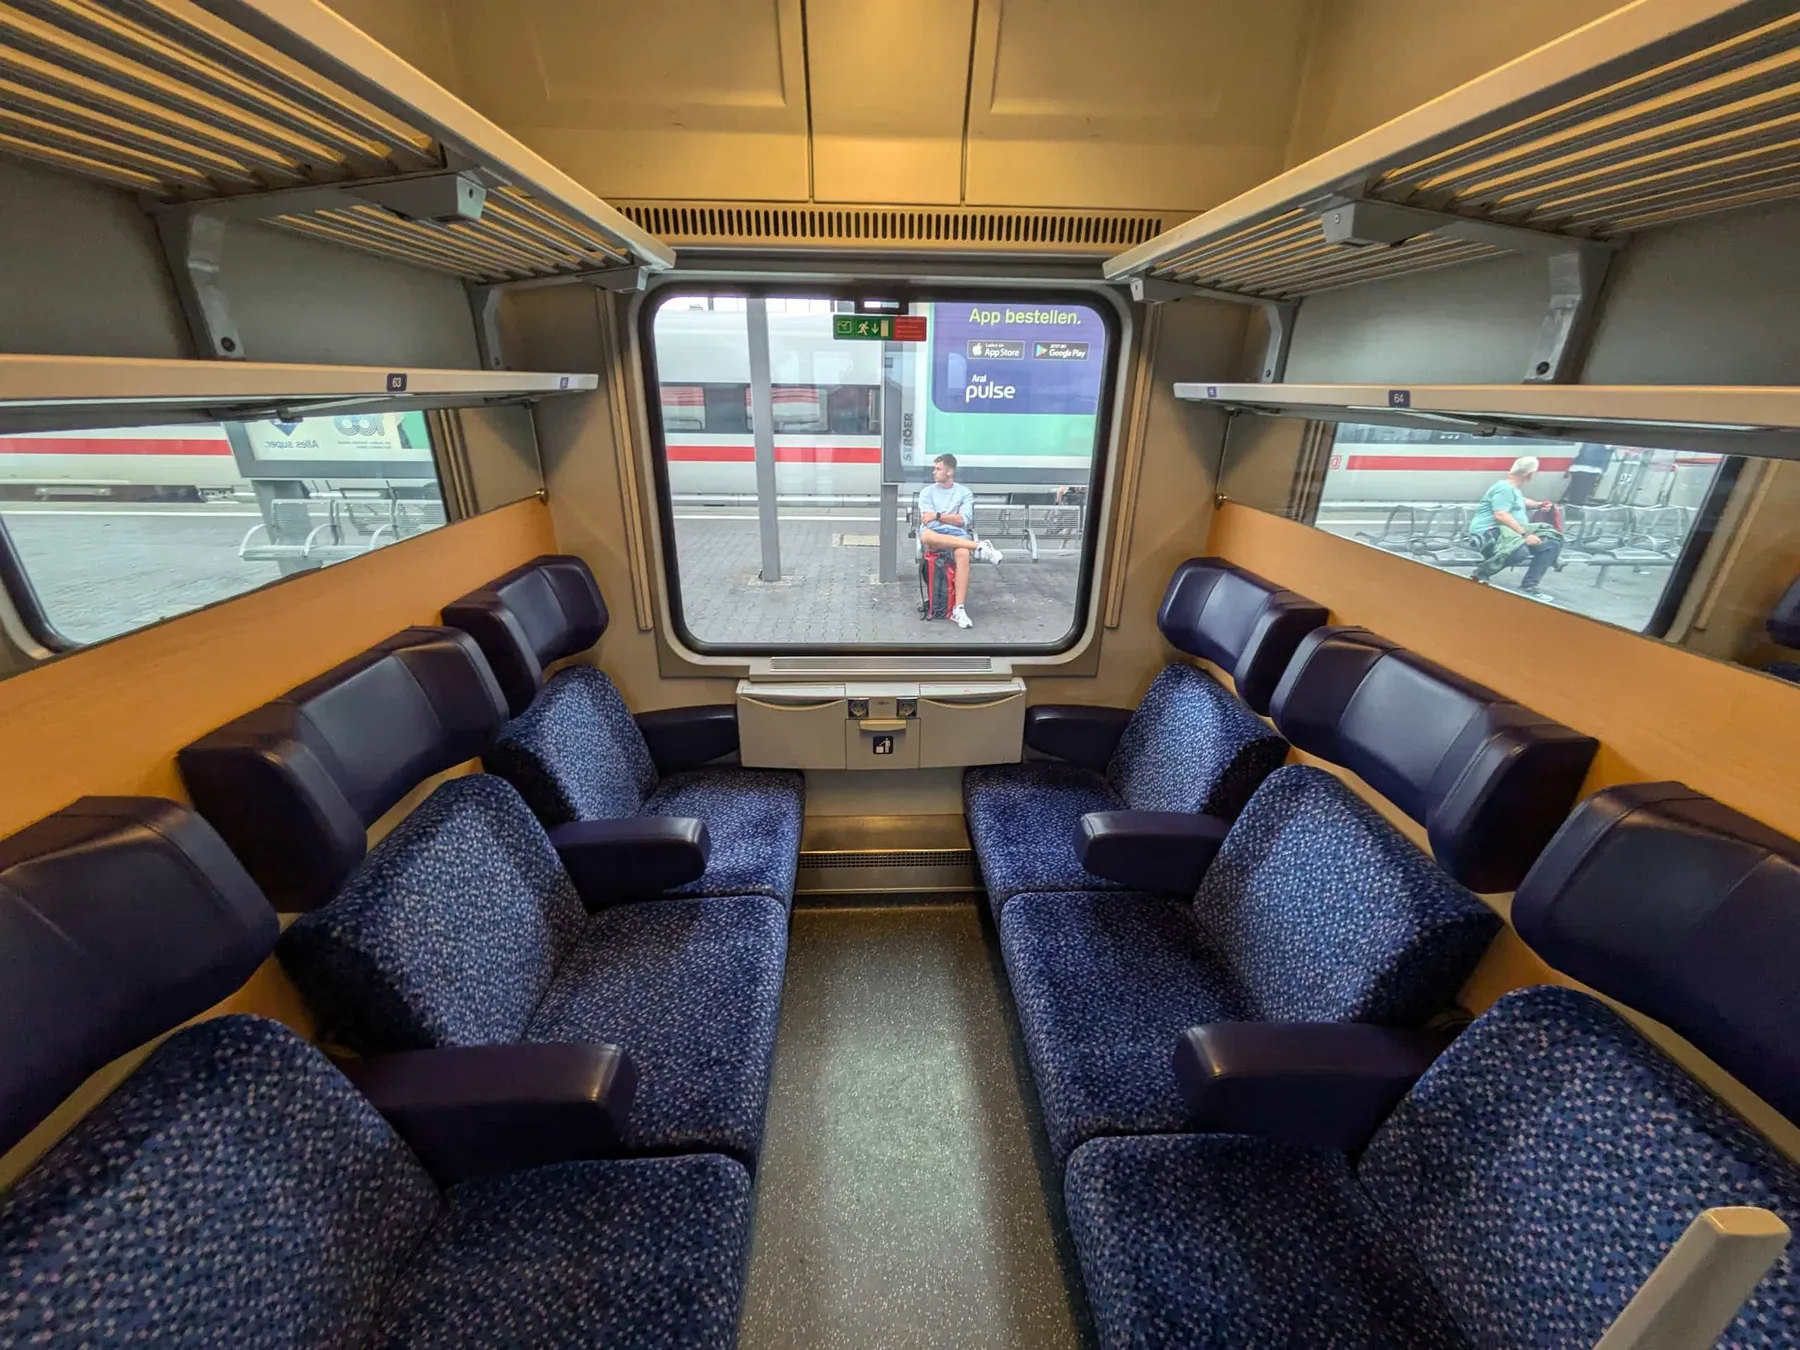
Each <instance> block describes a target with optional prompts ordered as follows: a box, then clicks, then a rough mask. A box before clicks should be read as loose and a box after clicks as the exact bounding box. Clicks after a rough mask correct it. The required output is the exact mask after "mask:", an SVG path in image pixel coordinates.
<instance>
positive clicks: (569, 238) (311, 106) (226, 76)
mask: <svg viewBox="0 0 1800 1350" xmlns="http://www.w3.org/2000/svg"><path fill="white" fill-rule="evenodd" d="M0 153H6V154H11V155H14V156H17V157H19V158H23V159H27V160H31V161H33V162H35V163H38V164H41V165H45V166H47V167H50V168H53V169H57V170H61V171H63V172H66V173H72V174H76V175H78V176H80V177H83V178H89V179H93V180H95V181H98V182H102V183H106V184H108V185H110V186H112V187H116V188H123V189H125V190H127V191H131V192H135V193H138V194H140V196H141V198H142V199H143V200H144V202H145V203H146V205H147V207H148V208H149V209H150V210H151V212H152V214H153V215H154V216H155V217H156V220H157V225H158V228H159V230H160V231H161V232H162V234H163V239H164V244H165V247H166V248H167V249H168V251H169V252H170V254H171V257H172V260H173V261H175V262H176V263H177V264H179V268H178V278H177V279H178V282H179V283H182V284H184V285H185V286H186V287H187V288H188V289H189V290H197V291H199V292H200V293H201V295H200V296H199V297H196V296H195V295H191V294H188V293H185V292H184V294H183V297H182V298H183V301H184V304H185V305H187V307H188V308H189V309H190V322H193V318H194V316H193V313H192V312H191V311H193V310H195V309H196V308H197V307H201V306H203V303H204V300H205V299H206V298H211V297H208V296H207V292H208V288H209V287H216V282H217V276H216V273H217V262H218V257H219V255H220V252H221V247H222V244H221V241H222V234H223V227H224V223H225V222H226V221H227V220H233V219H236V220H242V219H257V220H263V221H266V222H268V223H269V224H273V225H277V226H280V227H282V228H284V229H289V230H293V231H297V232H299V233H302V234H307V235H311V236H314V237H316V238H322V239H326V240H329V241H331V242H333V243H336V244H341V245H344V246H346V247H349V248H354V249H359V250H361V251H364V252H369V253H376V254H379V255H382V256H384V257H388V258H397V259H400V260H402V261H405V262H409V263H414V264H417V265H419V266H421V267H429V268H434V269H436V270H439V271H444V272H451V273H454V274H455V275H457V276H460V277H463V278H465V279H467V280H469V281H472V282H476V283H506V282H514V283H516V282H519V281H525V280H536V279H544V278H556V277H568V276H584V275H588V274H599V275H603V276H604V275H606V274H609V273H620V272H623V273H626V274H628V276H627V280H629V275H630V274H636V273H637V272H638V269H652V270H661V269H666V268H669V267H672V266H673V265H674V262H675V255H674V252H673V251H672V250H671V249H669V248H668V247H667V246H666V245H664V244H663V243H661V242H660V241H659V240H657V239H655V238H654V237H652V236H651V235H649V234H648V233H646V232H645V231H643V230H641V229H640V228H638V226H637V225H635V224H633V223H632V222H631V221H630V220H628V219H627V218H626V217H625V216H624V215H622V214H621V213H619V212H618V211H615V210H614V209H613V208H612V207H610V206H608V205H607V204H606V203H605V202H603V201H601V200H600V199H599V198H598V197H596V196H595V195H594V194H593V193H592V192H589V191H588V190H587V189H586V188H584V187H582V186H581V185H580V184H579V183H577V182H576V181H575V180H574V179H572V178H570V177H569V176H568V175H567V174H565V173H563V172H562V171H561V170H559V169H557V168H556V167H555V166H553V165H551V164H550V163H549V162H548V161H546V160H545V159H543V158H542V157H541V156H539V155H538V154H536V153H535V152H534V151H532V150H531V149H529V148H528V147H526V146H525V145H524V144H523V143H521V142H520V141H518V140H516V139H515V138H513V137H512V136H510V135H508V134H507V133H506V132H504V131H502V130H501V129H500V128H499V127H497V126H495V125H494V124H493V123H492V122H490V121H488V120H487V119H486V118H484V117H482V116H481V115H480V114H479V113H477V112H475V111H474V110H473V109H472V108H470V107H469V106H468V105H467V104H465V103H463V102H461V101H460V100H458V99H456V98H455V97H454V96H452V95H451V94H449V93H448V92H446V91H445V90H444V89H442V88H440V87H439V86H438V85H436V84H434V83H433V82H432V81H430V80H429V79H427V78H426V77H425V76H424V75H422V74H420V73H419V72H418V71H417V70H415V69H413V68H412V67H411V66H409V65H407V64H406V63H405V62H404V61H402V60H401V59H400V58H399V57H397V56H395V55H394V54H393V53H392V52H390V51H388V50H387V49H386V48H385V47H383V46H381V45H380V44H379V43H377V42H376V41H375V40H374V39H372V38H370V37H369V36H368V35H367V34H366V33H363V32H362V31H361V30H360V29H358V28H356V27H354V26H353V25H351V24H350V23H348V22H347V21H345V20H344V19H342V18H340V17H339V16H338V15H336V14H335V13H333V12H332V11H331V10H329V9H327V8H326V7H325V6H324V5H323V4H317V3H313V2H312V0H0ZM209 268H210V269H211V270H210V272H209V271H208V269H209ZM213 303H214V305H215V308H219V306H218V304H217V301H216V298H214V299H213ZM213 320H214V327H215V328H219V329H223V330H224V331H221V332H219V333H218V334H217V337H218V338H219V339H220V340H219V341H218V342H215V343H214V344H213V350H210V351H208V352H207V354H208V355H211V356H222V357H241V355H242V351H241V345H240V344H238V342H237V339H236V335H235V333H234V332H232V331H230V330H229V327H228V325H226V324H224V323H223V322H222V320H221V318H220V317H219V315H214V316H213Z"/></svg>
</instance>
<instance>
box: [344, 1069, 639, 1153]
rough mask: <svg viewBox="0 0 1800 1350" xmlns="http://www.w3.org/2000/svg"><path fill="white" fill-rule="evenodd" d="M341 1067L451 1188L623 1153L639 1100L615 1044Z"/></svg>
mask: <svg viewBox="0 0 1800 1350" xmlns="http://www.w3.org/2000/svg"><path fill="white" fill-rule="evenodd" d="M341 1067H342V1068H343V1070H344V1073H345V1076H346V1077H348V1078H349V1079H350V1081H351V1082H352V1083H354V1084H355V1085H356V1086H357V1088H358V1089H360V1090H361V1092H362V1093H363V1095H364V1096H365V1097H367V1098H368V1099H369V1101H370V1102H371V1103H372V1104H373V1105H374V1107H375V1109H376V1110H377V1111H379V1112H381V1114H382V1115H384V1116H386V1117H387V1119H388V1121H389V1123H390V1124H392V1125H393V1127H394V1129H395V1130H396V1131H397V1132H398V1133H399V1135H400V1137H401V1138H402V1139H404V1140H405V1141H406V1142H407V1143H408V1144H409V1145H411V1146H412V1149H413V1151H414V1152H415V1153H417V1154H418V1155H419V1158H420V1160H421V1161H422V1162H423V1163H424V1164H425V1167H426V1169H427V1170H428V1171H430V1172H431V1174H432V1175H433V1176H434V1177H436V1178H437V1179H438V1181H439V1182H440V1183H441V1184H443V1185H446V1186H447V1185H450V1184H451V1183H453V1182H457V1181H462V1180H464V1179H465V1178H468V1177H474V1176H481V1175H482V1174H484V1173H488V1172H510V1171H516V1170H518V1169H519V1168H524V1167H544V1166H547V1165H548V1164H550V1163H559V1162H576V1161H580V1160H581V1159H585V1158H604V1157H607V1156H609V1155H611V1154H614V1153H617V1152H618V1148H619V1131H620V1130H621V1129H622V1128H623V1127H624V1124H625V1117H626V1115H627V1114H628V1113H629V1112H630V1110H631V1101H632V1098H633V1096H634V1095H635V1094H636V1092H637V1070H636V1069H635V1068H633V1067H632V1063H631V1060H630V1058H629V1057H628V1056H627V1055H626V1053H625V1052H624V1051H623V1050H621V1049H620V1048H619V1047H618V1046H616V1045H573V1044H564V1045H460V1046H448V1047H445V1048H442V1049H438V1050H412V1051H408V1052H406V1053H404V1054H396V1055H373V1056H371V1057H369V1058H367V1059H358V1060H351V1061H349V1062H347V1063H345V1064H343V1065H342V1066H341Z"/></svg>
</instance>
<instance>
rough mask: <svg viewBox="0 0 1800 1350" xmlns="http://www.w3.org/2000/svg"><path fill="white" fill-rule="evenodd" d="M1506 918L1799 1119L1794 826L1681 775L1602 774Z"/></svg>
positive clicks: (1569, 967) (1798, 895) (1557, 958)
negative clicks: (1768, 820)
mask: <svg viewBox="0 0 1800 1350" xmlns="http://www.w3.org/2000/svg"><path fill="white" fill-rule="evenodd" d="M1512 921H1513V926H1514V927H1515V928H1517V929H1518V931H1519V936H1520V937H1522V938H1524V939H1525V941H1526V942H1527V943H1529V944H1530V946H1531V948H1532V950H1534V951H1535V952H1537V954H1538V955H1539V956H1541V957H1543V958H1544V959H1545V960H1546V961H1548V962H1549V963H1550V964H1551V965H1552V966H1554V967H1556V969H1558V970H1560V971H1562V972H1563V973H1564V974H1566V975H1569V976H1572V977H1573V978H1575V979H1577V980H1580V981H1582V982H1583V983H1585V984H1588V985H1591V986H1593V987H1594V988H1596V989H1599V990H1601V991H1602V992H1604V993H1605V994H1607V995H1608V996H1609V997H1612V998H1616V999H1618V1000H1619V1002H1621V1003H1623V1004H1624V1005H1625V1006H1626V1007H1628V1008H1632V1009H1634V1010H1636V1011H1637V1012H1640V1013H1643V1014H1645V1015H1646V1016H1649V1017H1653V1018H1655V1019H1656V1020H1657V1021H1659V1022H1661V1023H1663V1024H1664V1025H1666V1026H1670V1027H1673V1028H1674V1029H1675V1030H1676V1031H1678V1032H1680V1033H1681V1034H1682V1035H1683V1036H1685V1037H1687V1038H1688V1039H1689V1040H1690V1041H1692V1042H1694V1044H1696V1045H1698V1046H1699V1047H1700V1048H1701V1049H1702V1050H1704V1051H1705V1052H1706V1053H1707V1054H1708V1055H1710V1056H1712V1057H1713V1059H1715V1060H1716V1061H1717V1062H1718V1063H1719V1064H1721V1065H1723V1066H1724V1067H1725V1068H1726V1069H1728V1070H1730V1071H1731V1072H1732V1073H1733V1074H1735V1075H1737V1077H1739V1078H1740V1079H1742V1080H1743V1081H1744V1082H1745V1083H1746V1084H1747V1085H1748V1086H1749V1087H1750V1088H1752V1089H1753V1090H1754V1091H1756V1092H1758V1093H1760V1094H1761V1095H1762V1096H1763V1097H1765V1098H1766V1099H1767V1100H1768V1101H1769V1103H1770V1104H1771V1105H1773V1106H1775V1107H1776V1108H1777V1109H1778V1110H1780V1111H1783V1112H1785V1113H1786V1114H1787V1115H1789V1116H1791V1117H1793V1118H1795V1119H1796V1120H1800V982H1797V981H1796V976H1795V972H1796V971H1800V840H1795V839H1792V838H1790V837H1788V836H1787V835H1785V834H1782V833H1780V832H1779V831H1776V830H1772V829H1769V828H1768V827H1767V826H1766V825H1763V824H1762V823H1760V822H1759V821H1755V820H1752V819H1751V818H1750V817H1748V816H1746V815H1743V814H1742V813H1741V812H1738V811H1733V810H1732V809H1731V808H1730V807H1728V806H1725V805H1723V804H1722V803H1720V802H1717V801H1714V800H1713V799H1712V798H1711V797H1708V796H1706V795H1705V794H1703V793H1699V792H1696V791H1694V790H1693V789H1692V788H1690V787H1686V786H1684V785H1683V784H1681V783H1634V784H1631V785H1629V786H1624V787H1615V788H1608V789H1606V790H1605V791H1603V792H1597V793H1595V794H1594V795H1593V796H1592V797H1589V798H1588V799H1587V800H1586V801H1585V802H1583V803H1582V804H1581V807H1580V809H1578V810H1577V811H1576V812H1575V814H1574V815H1573V816H1571V817H1570V818H1569V821H1568V823H1567V824H1566V825H1564V826H1563V828H1562V829H1561V830H1560V831H1558V832H1557V835H1556V838H1554V839H1553V840H1551V842H1550V846H1549V847H1548V848H1547V849H1545V850H1544V855H1543V856H1542V857H1541V858H1539V859H1538V862H1537V866H1535V867H1533V868H1532V869H1531V874H1530V875H1529V876H1527V877H1526V878H1525V880H1524V882H1523V883H1522V884H1521V885H1520V887H1519V890H1518V894H1517V895H1515V896H1514V897H1513V908H1512Z"/></svg>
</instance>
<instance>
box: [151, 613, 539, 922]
mask: <svg viewBox="0 0 1800 1350" xmlns="http://www.w3.org/2000/svg"><path fill="white" fill-rule="evenodd" d="M505 723H506V701H505V699H503V698H502V697H501V695H500V687H499V685H497V684H496V683H495V682H494V675H493V672H492V671H491V670H489V669H488V665H487V662H486V661H484V660H483V659H482V656H481V652H480V650H479V649H478V648H477V647H476V646H475V643H474V641H473V640H471V639H470V637H469V635H468V634H467V633H462V632H458V631H457V630H456V629H454V628H408V629H407V630H406V631H405V632H403V633H398V634H396V635H395V636H393V637H391V638H389V639H388V640H387V641H386V642H383V643H382V644H381V645H380V646H378V647H375V648H372V649H371V650H369V651H366V652H364V653H363V654H362V655H361V656H358V657H354V658H352V659H351V660H349V661H346V662H344V664H343V665H341V666H338V667H337V668H336V669H335V670H330V671H327V672H326V673H325V674H323V675H321V676H319V677H318V678H317V679H316V680H309V681H308V682H307V683H305V684H303V685H301V686H300V687H299V688H297V689H290V690H289V691H288V692H287V693H285V694H283V695H282V696H281V697H280V698H278V699H276V700H274V701H273V702H271V703H265V704H263V706H262V707H260V708H257V709H254V710H253V711H251V712H248V713H245V714H244V715H243V716H242V717H240V718H238V719H237V720H236V721H235V722H230V723H227V724H226V725H225V726H222V727H220V728H219V729H218V730H217V731H215V732H213V733H211V734H210V735H207V736H203V737H201V738H200V739H199V740H197V741H195V742H194V743H193V744H192V745H190V746H187V747H186V748H185V749H183V750H182V751H181V753H180V755H179V756H177V762H178V763H179V764H180V766H181V776H182V778H183V779H184V780H185V781H186V782H187V787H188V792H189V794H190V795H192V797H193V799H194V804H195V805H196V806H198V807H199V808H200V810H201V812H202V813H203V814H204V815H205V816H206V818H207V819H208V820H210V821H211V822H212V823H213V825H214V826H215V827H216V828H217V829H218V831H219V833H220V834H222V835H224V836H225V838H226V840H227V841H228V842H229V843H230V844H231V847H232V848H233V849H234V850H236V852H237V855H238V856H239V857H240V858H242V859H243V860H244V864H245V866H247V867H248V868H249V869H250V874H251V875H252V876H254V877H255V878H256V879H257V881H258V882H259V883H261V885H262V888H263V890H264V891H266V892H267V893H268V896H269V899H270V900H271V901H273V902H274V904H275V907H276V908H277V909H280V910H283V911H290V910H297V909H311V908H313V907H314V906H315V905H321V904H324V903H325V901H327V900H329V899H330V898H331V896H332V893H333V892H334V891H335V890H336V889H337V887H338V884H339V883H340V882H342V881H343V879H344V878H345V877H346V876H348V875H349V874H350V872H351V870H352V869H354V868H355V866H356V865H357V863H359V862H360V861H361V860H362V856H363V852H364V850H365V848H366V845H367V831H368V827H369V826H370V825H372V824H373V823H374V822H375V821H377V820H379V819H380V818H381V816H382V814H383V813H384V812H386V811H387V809H388V808H389V807H391V806H393V805H394V803H395V802H397V801H399V800H400V799H401V798H402V797H404V796H405V795H406V794H407V793H408V792H410V791H412V789H413V788H415V787H417V786H418V785H419V784H420V783H421V782H422V781H424V780H425V779H426V778H429V777H430V776H431V775H432V774H434V773H441V772H443V771H444V770H445V769H448V768H452V767H454V766H455V765H458V764H461V763H463V762H464V761H466V760H469V759H473V758H474V757H475V756H476V755H479V754H480V753H481V752H482V751H483V750H484V749H486V748H487V745H488V743H489V742H490V741H491V740H492V739H493V737H494V733H495V732H497V731H498V730H499V729H500V728H501V727H502V726H503V725H505Z"/></svg>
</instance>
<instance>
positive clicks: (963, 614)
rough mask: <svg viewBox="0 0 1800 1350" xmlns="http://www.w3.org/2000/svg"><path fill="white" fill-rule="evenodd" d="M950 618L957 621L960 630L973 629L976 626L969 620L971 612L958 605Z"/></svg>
mask: <svg viewBox="0 0 1800 1350" xmlns="http://www.w3.org/2000/svg"><path fill="white" fill-rule="evenodd" d="M950 617H951V619H953V620H954V621H955V623H956V626H957V627H958V628H973V627H974V626H975V625H974V624H973V623H972V622H970V620H969V611H968V610H966V609H964V608H963V607H962V606H961V605H958V606H957V607H956V608H955V609H953V610H951V611H950Z"/></svg>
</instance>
